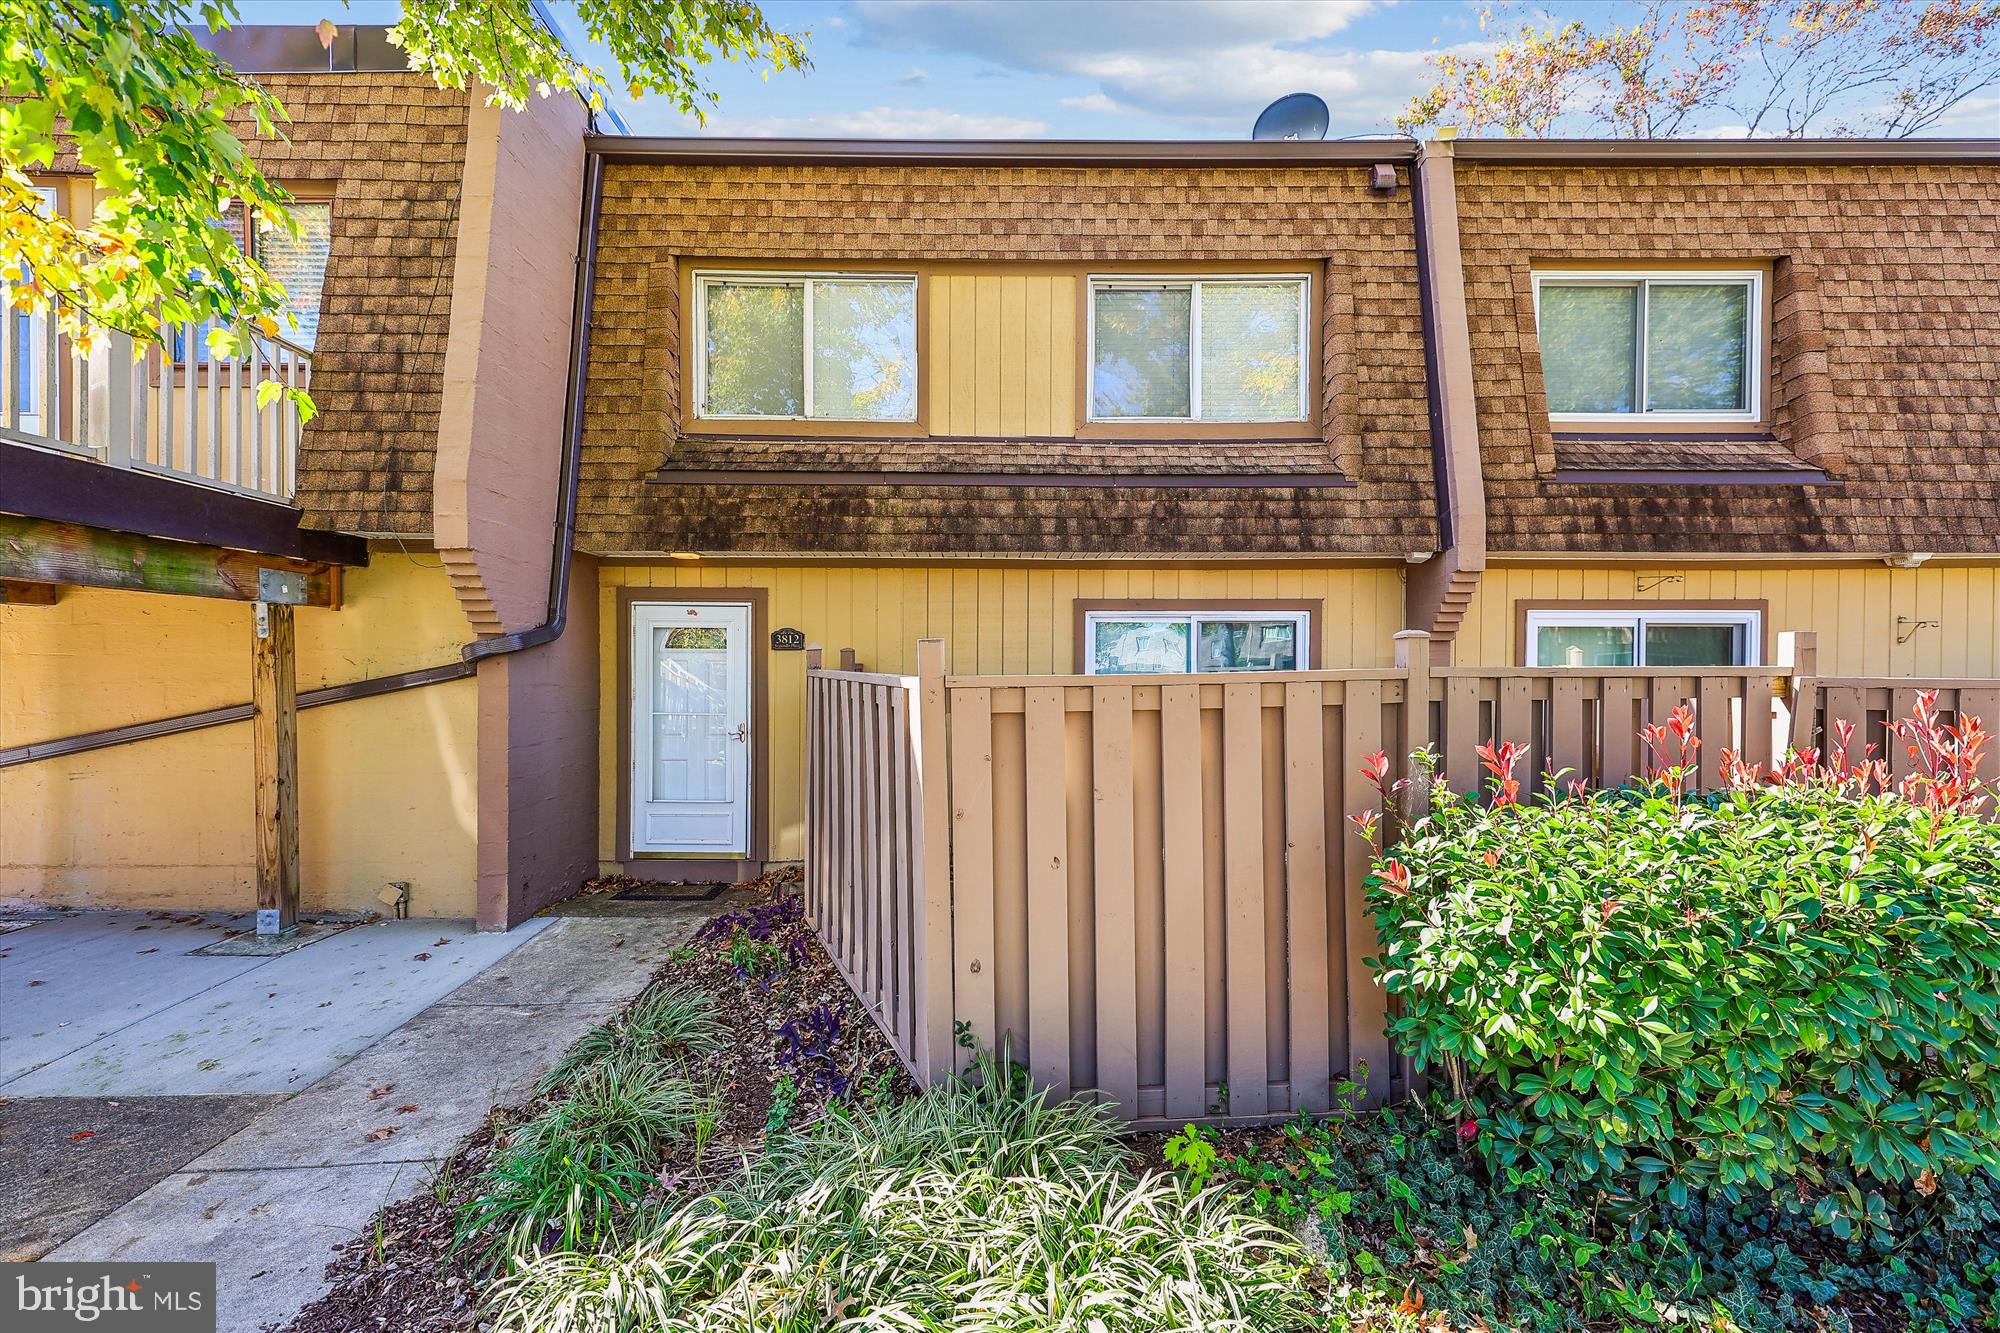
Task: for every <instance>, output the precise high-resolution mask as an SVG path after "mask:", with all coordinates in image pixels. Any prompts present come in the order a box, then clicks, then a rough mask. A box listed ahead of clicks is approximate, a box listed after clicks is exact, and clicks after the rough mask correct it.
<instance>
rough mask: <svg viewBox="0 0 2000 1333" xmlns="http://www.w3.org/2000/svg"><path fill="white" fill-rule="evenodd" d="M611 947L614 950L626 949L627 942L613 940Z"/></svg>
mask: <svg viewBox="0 0 2000 1333" xmlns="http://www.w3.org/2000/svg"><path fill="white" fill-rule="evenodd" d="M611 947H612V948H614V949H622V948H624V947H625V941H624V940H613V941H611Z"/></svg>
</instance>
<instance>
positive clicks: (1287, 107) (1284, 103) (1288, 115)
mask: <svg viewBox="0 0 2000 1333" xmlns="http://www.w3.org/2000/svg"><path fill="white" fill-rule="evenodd" d="M1332 120H1333V116H1332V113H1330V112H1329V111H1328V110H1327V109H1326V103H1325V102H1323V101H1321V100H1320V99H1319V98H1317V97H1315V96H1313V94H1311V93H1286V94H1285V95H1284V96H1283V97H1280V98H1279V99H1278V100H1277V101H1275V102H1273V103H1271V105H1269V106H1267V107H1265V108H1264V111H1263V114H1262V115H1260V116H1258V117H1257V124H1256V126H1255V127H1254V128H1253V129H1252V130H1251V131H1250V137H1251V138H1253V139H1300V140H1305V139H1324V138H1325V137H1326V127H1327V126H1328V125H1329V124H1331V123H1332Z"/></svg>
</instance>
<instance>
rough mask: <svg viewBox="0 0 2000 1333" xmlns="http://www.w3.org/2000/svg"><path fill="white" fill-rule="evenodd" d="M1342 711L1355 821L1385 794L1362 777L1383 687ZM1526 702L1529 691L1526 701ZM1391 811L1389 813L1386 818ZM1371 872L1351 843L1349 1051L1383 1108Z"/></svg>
mask: <svg viewBox="0 0 2000 1333" xmlns="http://www.w3.org/2000/svg"><path fill="white" fill-rule="evenodd" d="M1346 696H1347V699H1346V702H1347V706H1346V708H1345V709H1344V710H1343V712H1342V717H1341V721H1342V728H1341V731H1342V737H1343V741H1344V744H1343V746H1342V751H1341V767H1340V780H1341V783H1342V784H1343V789H1344V790H1345V791H1346V793H1347V814H1348V815H1349V816H1350V817H1351V816H1353V815H1358V814H1360V813H1362V812H1363V811H1366V810H1369V809H1372V808H1374V807H1375V806H1376V804H1377V802H1378V800H1379V798H1380V793H1378V792H1376V791H1375V790H1374V789H1373V788H1372V787H1370V786H1369V785H1368V783H1366V782H1365V781H1364V780H1363V779H1362V777H1361V764H1362V761H1363V760H1364V759H1366V758H1367V757H1368V756H1369V755H1370V754H1372V753H1374V752H1375V751H1376V750H1379V749H1381V748H1382V687H1381V685H1380V684H1378V683H1376V682H1374V681H1349V682H1348V685H1347V690H1346ZM1525 701H1526V693H1525V691H1523V692H1521V694H1520V702H1523V703H1524V702H1525ZM1386 813H1387V812H1384V814H1385V816H1386ZM1367 874H1368V847H1367V845H1366V844H1365V843H1363V842H1362V841H1361V840H1360V839H1359V838H1353V839H1350V840H1349V843H1348V853H1347V874H1346V877H1345V879H1346V882H1345V884H1344V885H1343V888H1344V889H1345V892H1344V893H1343V894H1342V898H1343V899H1344V903H1345V908H1346V919H1347V935H1346V939H1347V1049H1348V1058H1349V1060H1350V1062H1351V1064H1352V1065H1353V1066H1354V1067H1353V1068H1350V1069H1349V1070H1348V1071H1347V1072H1348V1076H1349V1077H1350V1078H1353V1079H1354V1080H1355V1081H1356V1082H1358V1083H1359V1082H1362V1080H1361V1078H1360V1077H1359V1066H1361V1065H1362V1064H1366V1065H1367V1066H1368V1077H1367V1080H1366V1082H1365V1084H1364V1086H1365V1088H1366V1101H1367V1103H1368V1104H1369V1105H1371V1106H1373V1105H1379V1104H1380V1103H1381V1102H1382V1101H1383V1100H1385V1099H1386V1098H1387V1097H1388V1095H1389V1074H1390V1060H1389V1038H1388V1022H1389V1004H1388V996H1387V995H1386V994H1384V993H1383V991H1382V988H1381V987H1380V986H1378V985H1376V984H1375V977H1374V974H1373V972H1372V971H1370V969H1369V967H1368V964H1367V962H1366V961H1365V960H1366V959H1367V958H1369V957H1370V956H1372V955H1373V954H1374V953H1375V945H1376V940H1375V921H1374V918H1373V917H1371V916H1370V915H1369V914H1368V901H1367V897H1366V895H1365V894H1364V893H1363V891H1362V882H1363V880H1364V879H1365V878H1366V877H1367Z"/></svg>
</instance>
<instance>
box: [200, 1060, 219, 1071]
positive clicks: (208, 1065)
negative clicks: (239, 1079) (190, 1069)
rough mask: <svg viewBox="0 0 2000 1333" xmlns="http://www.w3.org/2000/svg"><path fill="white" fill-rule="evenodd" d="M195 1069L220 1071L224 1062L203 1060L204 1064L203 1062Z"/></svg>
mask: <svg viewBox="0 0 2000 1333" xmlns="http://www.w3.org/2000/svg"><path fill="white" fill-rule="evenodd" d="M195 1068H196V1069H202V1070H208V1069H220V1068H222V1061H220V1060H203V1061H202V1062H201V1063H200V1064H198V1065H196V1066H195Z"/></svg>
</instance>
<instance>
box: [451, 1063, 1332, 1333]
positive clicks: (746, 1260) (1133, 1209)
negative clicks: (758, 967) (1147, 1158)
mask: <svg viewBox="0 0 2000 1333" xmlns="http://www.w3.org/2000/svg"><path fill="white" fill-rule="evenodd" d="M989 1071H990V1073H989V1077H988V1078H987V1079H986V1080H985V1082H984V1084H983V1086H974V1085H971V1084H967V1083H951V1084H947V1085H943V1086H940V1087H937V1088H934V1089H932V1090H930V1091H928V1092H925V1093H923V1094H921V1095H919V1096H917V1097H914V1098H911V1099H909V1100H908V1101H906V1102H903V1103H901V1104H899V1105H896V1106H892V1107H880V1108H864V1109H858V1110H852V1111H846V1112H836V1113H833V1114H830V1115H827V1116H823V1117H821V1118H820V1119H819V1120H817V1121H815V1122H813V1124H811V1125H809V1126H807V1127H806V1128H805V1129H803V1130H801V1131H800V1132H799V1133H797V1134H795V1135H790V1136H783V1137H780V1138H779V1139H777V1140H774V1141H773V1142H772V1143H771V1145H770V1148H771V1151H770V1155H769V1156H768V1157H767V1159H766V1160H764V1161H763V1162H761V1163H756V1164H753V1165H752V1166H751V1167H750V1169H749V1171H748V1172H747V1174H746V1175H745V1177H744V1178H743V1180H742V1181H741V1182H740V1185H739V1187H738V1188H737V1189H735V1190H732V1191H731V1192H730V1193H729V1194H727V1195H725V1196H722V1197H719V1198H718V1197H709V1198H704V1199H698V1200H694V1201H691V1202H689V1203H687V1204H684V1205H682V1206H680V1207H677V1208H674V1209H672V1210H670V1211H668V1212H667V1213H665V1214H664V1215H663V1216H662V1217H661V1218H660V1219H659V1220H658V1221H657V1223H656V1224H655V1225H654V1226H653V1227H652V1228H651V1229H649V1230H648V1232H647V1233H646V1234H645V1235H643V1236H641V1237H640V1238H639V1239H638V1240H637V1241H635V1242H634V1243H632V1244H631V1245H629V1246H627V1247H625V1248H624V1249H622V1250H619V1251H617V1252H615V1253H611V1254H602V1255H564V1254H556V1255H548V1256H543V1257H540V1258H529V1259H525V1260H524V1261H522V1262H521V1263H519V1264H517V1265H516V1266H515V1267H514V1269H513V1270H512V1271H511V1272H510V1273H509V1274H508V1275H506V1276H505V1277H504V1278H503V1279H502V1280H501V1281H500V1282H499V1283H498V1284H497V1285H496V1286H495V1288H494V1290H493V1291H492V1292H491V1293H490V1294H489V1301H488V1305H487V1309H486V1313H487V1315H488V1317H489V1318H490V1319H492V1320H493V1322H494V1324H495V1326H496V1327H497V1328H498V1329H500V1330H502V1333H512V1331H515V1330H519V1331H521V1333H525V1331H526V1330H534V1333H586V1331H589V1333H596V1331H597V1330H613V1329H661V1330H675V1331H676V1333H706V1331H708V1330H715V1331H716V1333H722V1331H723V1330H729V1331H731V1333H734V1331H735V1330H751V1329H754V1330H759V1331H760V1333H793V1331H794V1330H796V1331H797V1333H807V1331H808V1330H820V1329H829V1328H836V1327H838V1328H855V1329H861V1328H870V1329H945V1328H978V1329H991V1330H1012V1331H1017V1333H1029V1330H1034V1331H1035V1333H1041V1331H1042V1330H1073V1331H1074V1333H1086V1331H1088V1333H1118V1331H1120V1330H1130V1331H1131V1333H1139V1331H1140V1330H1146V1331H1147V1333H1151V1331H1152V1330H1162V1329H1187V1330H1197V1329H1199V1330H1263V1329H1272V1330H1277V1329H1302V1328H1304V1327H1305V1326H1306V1322H1305V1321H1306V1319H1307V1318H1308V1316H1309V1312H1310V1304H1309V1300H1308V1297H1307V1296H1306V1294H1305V1292H1304V1291H1303V1290H1302V1289H1301V1286H1300V1284H1299V1280H1298V1279H1299V1275H1300V1272H1301V1270H1302V1267H1303V1263H1304V1256H1303V1254H1302V1252H1300V1251H1299V1250H1298V1248H1297V1246H1296V1245H1295V1244H1294V1243H1293V1241H1292V1240H1291V1238H1290V1237H1288V1236H1287V1235H1285V1233H1284V1232H1282V1231H1281V1230H1279V1229H1277V1228H1276V1227H1274V1226H1272V1225H1270V1224H1269V1223H1267V1222H1265V1221H1263V1220H1261V1219H1259V1218H1257V1217H1255V1216H1254V1215H1251V1214H1250V1213H1248V1212H1247V1211H1246V1210H1244V1209H1243V1208H1242V1207H1241V1206H1240V1205H1239V1204H1238V1203H1237V1202H1236V1201H1235V1200H1233V1199H1231V1198H1230V1197H1229V1196H1228V1195H1227V1194H1226V1193H1224V1192H1222V1191H1218V1190H1210V1191H1205V1192H1197V1191H1192V1190H1189V1189H1187V1188H1185V1187H1184V1186H1182V1185H1181V1184H1180V1183H1179V1182H1177V1181H1175V1180H1172V1179H1169V1178H1164V1177H1160V1176H1152V1175H1148V1176H1140V1177H1134V1176H1132V1175H1131V1174H1130V1173H1128V1172H1127V1171H1126V1170H1124V1168H1123V1161H1124V1151H1123V1149H1122V1148H1121V1147H1120V1146H1119V1145H1118V1143H1117V1141H1116V1139H1115V1137H1114V1134H1113V1130H1114V1128H1115V1126H1114V1124H1113V1122H1112V1121H1111V1120H1110V1119H1109V1118H1108V1117H1107V1116H1106V1115H1105V1114H1104V1112H1103V1111H1102V1110H1100V1109H1099V1108H1097V1107H1095V1106H1089V1105H1084V1104H1082V1103H1076V1102H1067V1103H1051V1102H1050V1101H1049V1100H1048V1099H1047V1095H1046V1093H1029V1092H1028V1091H1027V1090H1026V1089H1025V1087H1024V1086H1023V1084H1022V1083H1021V1082H1020V1081H1017V1080H1014V1079H1011V1078H1008V1077H1005V1076H999V1075H998V1074H997V1071H992V1070H991V1067H990V1066H989Z"/></svg>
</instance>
